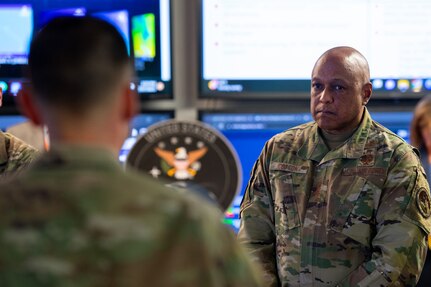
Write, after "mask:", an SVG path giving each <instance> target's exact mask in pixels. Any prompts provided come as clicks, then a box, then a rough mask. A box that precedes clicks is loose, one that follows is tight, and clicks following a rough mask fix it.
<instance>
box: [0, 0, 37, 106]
mask: <svg viewBox="0 0 431 287" xmlns="http://www.w3.org/2000/svg"><path fill="white" fill-rule="evenodd" d="M32 33H33V8H32V6H31V5H29V4H0V37H1V41H0V87H1V88H2V90H3V105H5V106H7V105H14V96H16V94H17V93H18V91H19V90H20V89H21V84H22V77H23V71H22V69H23V67H24V66H25V65H26V64H27V61H28V49H29V45H30V40H31V37H32Z"/></svg>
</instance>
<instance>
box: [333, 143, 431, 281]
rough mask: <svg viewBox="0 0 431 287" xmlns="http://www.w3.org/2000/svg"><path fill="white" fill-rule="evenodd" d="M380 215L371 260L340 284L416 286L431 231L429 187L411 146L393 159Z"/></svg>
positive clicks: (377, 216) (379, 208)
mask: <svg viewBox="0 0 431 287" xmlns="http://www.w3.org/2000/svg"><path fill="white" fill-rule="evenodd" d="M382 192H383V193H382V198H381V201H380V202H381V203H380V206H379V207H378V210H377V214H376V223H375V224H376V234H375V236H374V238H373V239H372V243H371V244H372V255H371V258H370V260H369V261H367V262H365V263H364V264H362V265H361V266H360V267H359V268H358V269H357V270H355V271H354V272H352V273H351V274H350V275H349V276H348V277H347V278H346V279H345V280H344V281H343V282H342V283H340V284H339V286H416V282H417V281H418V279H419V276H420V273H421V270H422V267H423V265H424V261H425V257H426V252H427V240H426V238H427V235H428V234H429V232H430V230H431V222H430V215H431V202H430V196H429V192H430V191H429V186H428V183H427V180H426V177H425V174H424V172H423V169H422V167H421V166H420V163H419V160H418V158H417V156H416V155H415V153H414V152H413V151H411V150H410V149H409V148H408V149H407V150H404V151H402V152H401V153H399V155H398V156H395V157H394V158H393V164H392V168H390V170H389V173H388V177H387V180H386V182H385V185H384V188H383V190H382Z"/></svg>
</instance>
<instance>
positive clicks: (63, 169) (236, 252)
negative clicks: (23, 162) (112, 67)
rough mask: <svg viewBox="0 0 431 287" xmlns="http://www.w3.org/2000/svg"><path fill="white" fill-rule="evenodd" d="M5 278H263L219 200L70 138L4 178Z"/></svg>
mask: <svg viewBox="0 0 431 287" xmlns="http://www.w3.org/2000/svg"><path fill="white" fill-rule="evenodd" d="M0 210H1V213H0V246H1V248H0V286H9V287H13V286H32V287H37V286H46V287H49V286H68V287H70V286H74V287H84V286H101V287H102V286H116V287H117V286H118V287H120V286H127V287H132V286H260V284H259V283H258V282H259V281H258V280H259V279H258V277H257V274H258V273H256V272H255V269H254V268H253V266H252V265H251V264H250V262H249V260H248V259H247V257H246V255H245V252H244V251H243V249H242V247H241V246H240V245H239V243H237V242H236V240H235V237H234V235H233V233H232V232H231V231H230V230H228V229H227V227H225V226H224V225H223V224H222V223H221V214H220V212H217V210H216V209H215V208H214V207H211V206H209V205H207V204H206V203H205V202H202V201H200V200H199V199H196V198H195V197H192V196H191V195H188V194H180V193H178V192H176V191H174V190H173V189H168V188H166V187H164V186H163V185H161V184H160V183H159V182H156V181H154V180H152V179H150V178H149V177H147V176H146V175H144V174H135V173H134V172H132V171H131V172H127V173H125V172H124V171H123V170H122V168H121V166H120V165H119V163H118V162H117V160H116V158H115V157H114V156H113V155H112V154H111V153H110V152H108V151H101V150H98V149H94V148H88V147H77V146H74V147H72V146H61V147H55V148H53V149H52V150H51V151H50V152H47V153H45V154H44V155H42V156H41V158H40V159H39V160H38V161H36V162H35V163H34V165H32V166H31V167H30V168H29V169H28V170H27V171H26V173H23V174H21V176H20V177H19V178H18V177H16V178H12V179H10V180H8V181H5V182H3V184H2V185H0Z"/></svg>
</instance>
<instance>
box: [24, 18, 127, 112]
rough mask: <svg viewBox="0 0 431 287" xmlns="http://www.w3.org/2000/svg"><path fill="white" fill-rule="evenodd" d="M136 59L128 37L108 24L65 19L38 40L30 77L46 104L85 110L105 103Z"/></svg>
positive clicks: (55, 22) (51, 24)
mask: <svg viewBox="0 0 431 287" xmlns="http://www.w3.org/2000/svg"><path fill="white" fill-rule="evenodd" d="M128 65H130V59H129V55H128V51H127V47H126V44H125V42H124V39H123V37H122V36H121V34H120V33H119V32H118V31H117V29H116V28H115V27H114V26H112V25H111V24H109V23H108V22H106V21H103V20H100V19H96V18H92V17H61V18H56V19H54V20H52V21H50V22H49V23H48V24H47V25H46V26H44V27H43V28H42V29H41V30H40V31H39V32H38V33H37V35H36V36H35V37H34V39H33V41H32V43H31V46H30V54H29V65H28V66H29V76H30V81H31V83H32V86H33V89H34V92H35V94H36V97H37V99H39V100H41V101H42V102H43V103H46V104H49V105H54V106H63V107H67V108H68V109H77V110H79V109H82V108H86V107H87V106H88V105H92V104H94V103H97V102H98V101H102V100H103V98H102V97H103V96H104V93H105V92H107V91H109V89H110V88H112V87H113V86H114V85H115V84H118V83H119V81H120V78H121V75H122V72H123V71H124V69H125V67H127V66H128Z"/></svg>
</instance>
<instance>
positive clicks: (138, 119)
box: [119, 111, 174, 164]
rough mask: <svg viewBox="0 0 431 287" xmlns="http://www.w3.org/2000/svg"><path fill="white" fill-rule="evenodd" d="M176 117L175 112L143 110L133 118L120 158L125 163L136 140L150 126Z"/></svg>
mask: <svg viewBox="0 0 431 287" xmlns="http://www.w3.org/2000/svg"><path fill="white" fill-rule="evenodd" d="M172 118H174V113H173V112H169V111H168V112H143V113H141V114H139V115H137V116H135V117H134V118H133V120H132V121H131V123H130V133H129V136H128V138H127V139H126V140H125V141H124V143H123V146H122V147H121V150H120V154H119V160H120V162H121V163H123V164H124V163H125V162H126V159H127V155H128V154H129V152H130V150H131V149H132V147H133V145H134V144H135V143H136V140H137V139H138V138H139V137H140V136H141V135H142V134H144V133H146V131H147V129H148V127H150V126H151V125H154V124H156V123H159V122H161V121H165V120H169V119H172Z"/></svg>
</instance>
